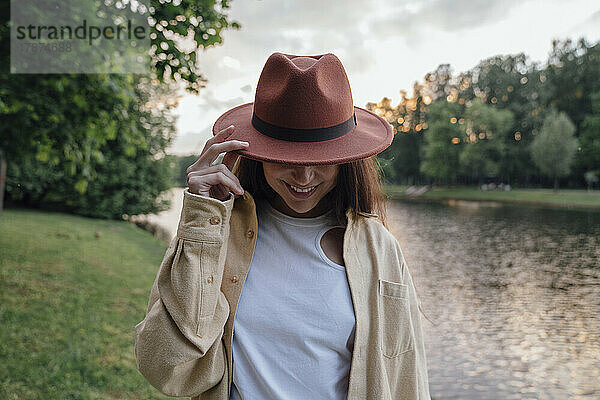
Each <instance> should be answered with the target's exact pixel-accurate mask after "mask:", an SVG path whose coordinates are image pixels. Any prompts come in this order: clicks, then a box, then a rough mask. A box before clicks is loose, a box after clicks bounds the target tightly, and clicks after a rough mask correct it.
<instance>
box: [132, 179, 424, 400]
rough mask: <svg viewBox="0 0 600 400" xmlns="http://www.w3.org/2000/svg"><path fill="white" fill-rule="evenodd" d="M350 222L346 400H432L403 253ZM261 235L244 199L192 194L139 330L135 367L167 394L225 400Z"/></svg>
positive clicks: (378, 228) (365, 224)
mask: <svg viewBox="0 0 600 400" xmlns="http://www.w3.org/2000/svg"><path fill="white" fill-rule="evenodd" d="M346 217H347V218H348V224H347V226H346V232H345V234H344V249H343V256H344V263H345V267H346V274H347V278H348V284H349V287H350V293H351V296H352V303H353V306H354V313H355V316H356V331H355V343H354V350H353V353H352V363H351V367H350V375H349V385H348V399H357V400H358V399H377V400H384V399H390V400H392V399H393V400H399V399H401V400H402V399H419V400H430V396H429V384H428V376H427V361H426V356H425V345H424V341H423V332H422V328H421V316H420V314H419V310H418V301H419V300H418V298H417V294H416V292H415V288H414V285H413V282H412V279H411V276H410V273H409V270H408V266H407V265H406V262H405V260H404V257H403V255H402V250H401V249H400V245H399V244H398V241H397V240H396V239H395V238H394V236H393V235H392V234H391V233H390V232H389V231H388V230H387V229H386V228H385V227H384V226H383V225H382V224H381V222H380V221H378V220H377V219H375V218H370V217H369V216H368V215H366V214H365V215H359V216H355V215H354V213H352V212H351V210H350V209H348V210H347V212H346ZM256 230H257V218H256V206H255V203H254V199H253V198H252V196H251V195H250V193H248V192H247V191H246V192H245V193H244V195H242V196H239V195H235V196H234V195H233V194H231V195H230V197H229V199H228V200H226V201H219V200H217V199H212V198H208V197H203V196H198V195H195V194H192V193H190V192H189V190H188V189H187V188H186V190H185V192H184V199H183V209H182V211H181V218H180V221H179V227H178V230H177V236H176V237H175V238H174V239H173V240H172V241H171V244H170V246H169V248H168V249H167V251H166V253H165V256H164V258H163V261H162V263H161V266H160V269H159V270H158V273H157V275H156V280H155V282H154V285H153V287H152V290H151V293H150V299H149V303H148V309H147V313H146V316H145V318H144V319H143V320H142V321H141V322H140V323H138V324H137V325H136V327H135V329H136V341H135V355H136V360H137V367H138V369H139V370H140V372H141V373H142V375H143V376H144V377H145V378H146V379H147V380H148V381H149V382H150V383H151V384H152V385H153V386H154V387H156V388H157V389H158V390H160V391H161V392H162V393H164V394H166V395H169V396H178V397H191V398H192V399H193V400H204V399H219V400H228V399H229V394H230V390H231V382H232V351H231V346H232V339H233V338H232V331H233V321H234V318H235V312H236V310H237V303H238V301H239V298H240V294H241V291H242V286H243V284H244V280H245V277H246V274H247V272H248V269H249V267H250V262H251V261H252V254H253V252H254V245H255V243H256Z"/></svg>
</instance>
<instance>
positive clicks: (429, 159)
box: [421, 98, 463, 181]
mask: <svg viewBox="0 0 600 400" xmlns="http://www.w3.org/2000/svg"><path fill="white" fill-rule="evenodd" d="M459 111H460V109H459V106H458V104H456V103H450V102H447V101H446V99H444V98H442V99H440V100H438V101H436V102H434V103H433V104H432V105H431V106H430V107H429V109H428V111H427V123H428V125H429V128H428V129H427V131H425V133H424V135H423V136H424V141H425V143H424V145H423V154H424V157H423V162H422V163H421V171H422V172H423V173H424V174H426V175H428V176H430V177H432V178H435V179H442V180H447V181H448V180H454V179H455V178H456V176H457V174H458V169H459V161H458V160H459V158H458V157H459V154H460V146H458V144H459V143H460V140H461V138H462V137H463V134H462V131H461V130H460V128H459V124H458V123H457V119H458V118H457V116H458V115H459Z"/></svg>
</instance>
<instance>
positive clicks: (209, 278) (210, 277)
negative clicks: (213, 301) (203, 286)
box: [206, 275, 213, 283]
mask: <svg viewBox="0 0 600 400" xmlns="http://www.w3.org/2000/svg"><path fill="white" fill-rule="evenodd" d="M212 281H213V277H212V275H211V276H209V277H208V278H206V282H207V283H212Z"/></svg>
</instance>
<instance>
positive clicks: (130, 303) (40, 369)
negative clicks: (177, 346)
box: [0, 209, 169, 400]
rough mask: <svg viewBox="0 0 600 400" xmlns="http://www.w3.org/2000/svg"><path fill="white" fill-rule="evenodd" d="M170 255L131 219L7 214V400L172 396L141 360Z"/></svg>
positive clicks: (1, 276)
mask: <svg viewBox="0 0 600 400" xmlns="http://www.w3.org/2000/svg"><path fill="white" fill-rule="evenodd" d="M96 232H98V234H99V236H98V237H96ZM166 247H167V246H166V244H164V243H162V242H160V241H158V240H156V239H154V238H153V237H152V235H151V234H150V233H148V232H145V231H143V230H141V229H139V228H137V227H135V226H133V225H132V224H130V223H128V222H125V221H107V220H97V219H90V218H83V217H78V216H72V215H67V214H60V213H47V212H39V211H34V210H22V209H7V210H4V211H3V213H2V216H1V219H0V359H1V360H2V362H1V363H0V399H3V400H10V399H140V398H144V399H161V398H162V399H165V398H169V397H166V396H163V395H161V394H160V393H159V392H158V391H157V390H156V389H154V388H153V387H152V386H150V384H148V383H147V382H146V381H145V379H144V378H143V377H142V376H141V374H140V373H139V372H138V371H137V368H136V365H135V353H134V343H135V325H136V324H137V323H138V322H139V321H140V320H141V319H142V318H143V317H144V315H145V310H146V306H147V302H148V295H149V293H150V288H151V287H152V283H153V280H154V277H155V274H156V271H157V269H158V267H159V265H160V262H161V260H162V257H163V255H164V252H165V250H166Z"/></svg>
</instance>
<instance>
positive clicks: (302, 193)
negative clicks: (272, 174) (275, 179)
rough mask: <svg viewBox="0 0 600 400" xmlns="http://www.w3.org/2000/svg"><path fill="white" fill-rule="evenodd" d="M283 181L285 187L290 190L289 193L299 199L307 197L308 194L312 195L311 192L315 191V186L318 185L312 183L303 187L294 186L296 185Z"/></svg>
mask: <svg viewBox="0 0 600 400" xmlns="http://www.w3.org/2000/svg"><path fill="white" fill-rule="evenodd" d="M283 183H285V184H286V186H287V188H288V189H289V190H290V193H292V195H293V196H295V197H297V198H299V199H306V198H309V197H310V196H312V194H313V193H314V192H315V190H316V188H317V187H318V186H319V185H313V186H308V187H305V188H303V187H301V186H296V185H292V184H290V183H287V182H286V181H283Z"/></svg>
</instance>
